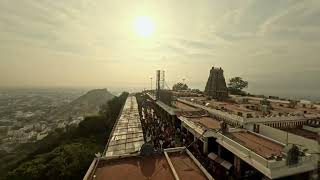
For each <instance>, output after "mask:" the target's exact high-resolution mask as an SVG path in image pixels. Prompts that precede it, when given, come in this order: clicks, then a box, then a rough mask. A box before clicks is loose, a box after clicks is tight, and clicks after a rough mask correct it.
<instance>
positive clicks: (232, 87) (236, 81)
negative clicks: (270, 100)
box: [228, 77, 248, 95]
mask: <svg viewBox="0 0 320 180" xmlns="http://www.w3.org/2000/svg"><path fill="white" fill-rule="evenodd" d="M247 87H248V81H244V80H243V79H242V78H241V77H234V78H231V79H230V80H229V83H228V90H229V92H230V93H231V94H239V95H244V94H246V93H245V92H244V91H242V90H243V89H244V88H247Z"/></svg>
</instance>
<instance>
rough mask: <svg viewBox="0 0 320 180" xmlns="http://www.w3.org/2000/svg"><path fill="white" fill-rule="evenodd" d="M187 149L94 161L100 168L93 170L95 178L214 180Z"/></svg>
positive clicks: (92, 174)
mask: <svg viewBox="0 0 320 180" xmlns="http://www.w3.org/2000/svg"><path fill="white" fill-rule="evenodd" d="M182 149H184V148H173V149H165V150H164V152H163V153H156V154H152V155H150V156H137V155H135V156H123V157H117V158H113V157H111V158H109V159H108V158H107V159H101V160H100V161H94V162H93V163H98V164H96V166H97V168H96V169H95V170H93V171H92V172H89V173H90V174H91V175H90V177H92V176H94V177H95V179H97V180H101V179H108V180H118V179H134V180H138V179H151V180H164V179H165V180H175V175H176V176H177V177H178V178H179V179H183V180H205V179H212V177H211V176H210V175H209V174H208V172H207V171H206V170H205V169H203V167H202V166H201V165H199V164H200V163H199V162H198V161H197V160H196V159H195V158H194V157H193V155H192V154H191V153H190V151H188V150H185V151H182V152H181V150H182Z"/></svg>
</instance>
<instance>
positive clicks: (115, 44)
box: [0, 0, 320, 97]
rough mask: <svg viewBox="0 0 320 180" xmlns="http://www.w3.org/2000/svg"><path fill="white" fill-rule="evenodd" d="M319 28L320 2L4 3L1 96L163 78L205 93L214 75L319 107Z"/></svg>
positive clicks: (0, 3) (138, 84)
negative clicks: (144, 26)
mask: <svg viewBox="0 0 320 180" xmlns="http://www.w3.org/2000/svg"><path fill="white" fill-rule="evenodd" d="M137 17H147V18H149V19H151V21H152V23H153V25H154V27H153V28H154V32H153V34H152V35H151V36H149V37H142V36H141V35H139V33H137V32H136V31H135V27H134V26H135V19H136V18H137ZM319 19H320V1H319V0H223V1H221V0H197V1H195V0H161V1H159V0H144V1H139V0H135V1H132V0H116V1H114V0H95V1H92V0H67V1H66V0H55V1H52V0H0V86H3V87H7V86H9V87H16V86H19V87H27V86H48V87H49V86H53V87H59V86H62V87H107V88H111V89H112V88H113V89H122V88H133V89H143V88H150V77H154V79H155V71H156V70H157V69H162V70H165V72H166V82H167V84H168V85H169V86H172V85H173V84H174V83H176V82H178V81H182V79H185V82H186V83H187V84H188V85H189V86H190V87H192V88H199V89H204V86H205V83H206V80H207V78H208V75H209V70H210V69H211V67H212V66H216V67H222V68H223V69H224V74H225V77H226V80H228V79H230V78H231V77H234V76H240V77H243V78H244V79H245V80H247V81H249V88H248V90H249V91H250V92H253V93H267V94H272V95H297V96H300V95H301V96H318V97H319V96H320V93H319V91H320V80H319V77H320V41H319V40H320V20H319ZM153 84H155V83H153Z"/></svg>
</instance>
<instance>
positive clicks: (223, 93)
mask: <svg viewBox="0 0 320 180" xmlns="http://www.w3.org/2000/svg"><path fill="white" fill-rule="evenodd" d="M204 92H205V94H207V95H208V96H210V97H212V98H214V99H218V100H223V99H226V98H227V97H228V88H227V85H226V80H225V78H224V75H223V69H221V68H215V67H212V69H211V70H210V75H209V78H208V81H207V84H206V88H205V90H204Z"/></svg>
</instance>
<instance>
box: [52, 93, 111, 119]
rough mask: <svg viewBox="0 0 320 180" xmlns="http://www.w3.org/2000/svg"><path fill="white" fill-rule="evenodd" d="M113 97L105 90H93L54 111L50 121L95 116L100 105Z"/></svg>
mask: <svg viewBox="0 0 320 180" xmlns="http://www.w3.org/2000/svg"><path fill="white" fill-rule="evenodd" d="M113 97H114V95H112V94H111V93H110V92H109V91H108V90H107V89H94V90H91V91H89V92H87V93H86V94H84V95H82V96H80V97H79V98H77V99H75V100H74V101H72V102H70V103H69V104H66V105H64V106H61V107H60V108H58V109H57V110H55V111H54V112H53V113H52V115H51V117H50V120H57V119H66V118H69V117H75V116H88V115H97V114H98V112H99V108H100V106H101V105H103V104H104V103H106V102H107V101H109V100H111V99H112V98H113Z"/></svg>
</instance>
